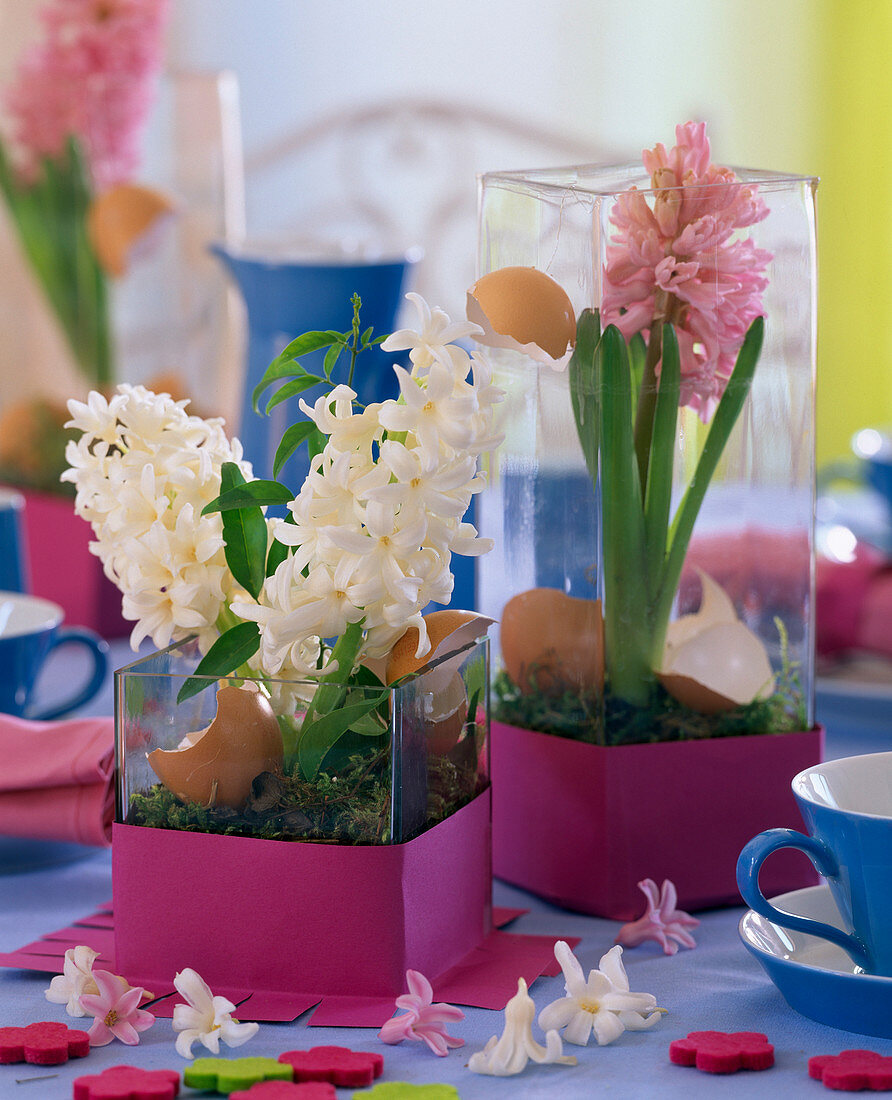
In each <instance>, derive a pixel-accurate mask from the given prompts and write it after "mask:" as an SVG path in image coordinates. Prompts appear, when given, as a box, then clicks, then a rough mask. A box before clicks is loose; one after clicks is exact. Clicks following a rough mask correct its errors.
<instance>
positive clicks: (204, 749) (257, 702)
mask: <svg viewBox="0 0 892 1100" xmlns="http://www.w3.org/2000/svg"><path fill="white" fill-rule="evenodd" d="M147 759H148V761H149V764H150V765H151V768H152V770H153V771H154V772H155V774H156V775H157V776H158V778H159V779H160V780H161V782H162V783H163V784H164V786H165V787H167V789H168V790H170V791H172V792H173V793H174V794H175V795H176V796H177V798H181V799H183V801H184V802H200V803H201V804H202V805H214V806H229V807H230V808H232V809H234V810H238V809H241V807H242V806H243V805H244V804H245V801H246V800H247V798H248V795H249V794H250V793H251V783H252V781H253V780H254V777H255V776H257V775H259V774H260V773H261V772H272V771H280V770H281V768H282V759H283V750H282V735H281V733H280V731H279V724H278V722H277V721H276V717H275V715H274V714H273V709H272V707H271V706H270V703H269V700H268V699H267V698H266V696H265V695H263V694H262V693H261V692H260V691H258V690H257V688H256V686H254V685H247V684H246V685H245V686H244V687H233V686H226V687H221V688H219V689H218V691H217V713H216V715H215V717H214V720H213V721H212V722H211V724H210V725H209V726H208V727H207V729H204V730H198V731H196V732H195V733H190V734H187V735H186V737H184V738H183V740H182V741H181V742H180V747H179V748H176V749H170V750H166V749H155V750H153V751H152V752H150V753H148V755H147Z"/></svg>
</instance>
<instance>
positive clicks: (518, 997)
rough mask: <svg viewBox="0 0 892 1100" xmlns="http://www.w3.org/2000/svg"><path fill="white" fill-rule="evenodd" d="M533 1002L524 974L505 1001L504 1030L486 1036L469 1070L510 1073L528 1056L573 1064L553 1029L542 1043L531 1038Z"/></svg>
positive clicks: (521, 1066) (497, 1074) (543, 1061)
mask: <svg viewBox="0 0 892 1100" xmlns="http://www.w3.org/2000/svg"><path fill="white" fill-rule="evenodd" d="M535 1014H536V1006H535V1005H534V1004H533V999H532V997H530V995H529V993H528V992H527V983H526V982H525V981H524V980H523V978H518V980H517V992H516V993H515V994H514V996H513V997H512V998H511V1000H510V1001H509V1002H508V1003H507V1004H506V1005H505V1030H504V1031H503V1032H502V1034H501V1036H500V1037H496V1036H495V1035H493V1037H492V1038H491V1039H490V1040H489V1042H488V1043H487V1044H486V1046H485V1047H484V1048H483V1050H478V1051H476V1052H475V1053H474V1054H472V1055H471V1058H470V1061H469V1062H468V1069H469V1070H470V1071H471V1072H472V1073H483V1074H488V1075H489V1076H491V1077H513V1076H514V1074H516V1073H521V1072H523V1070H524V1069H526V1064H527V1062H528V1061H530V1059H532V1060H533V1061H534V1062H538V1063H539V1064H540V1065H544V1064H555V1065H561V1066H575V1065H576V1058H574V1057H573V1055H571V1054H564V1052H563V1044H562V1043H561V1037H560V1035H558V1033H557V1032H556V1031H547V1032H546V1033H545V1046H544V1047H543V1046H542V1045H541V1043H537V1042H536V1040H535V1039H534V1038H533V1017H534V1016H535Z"/></svg>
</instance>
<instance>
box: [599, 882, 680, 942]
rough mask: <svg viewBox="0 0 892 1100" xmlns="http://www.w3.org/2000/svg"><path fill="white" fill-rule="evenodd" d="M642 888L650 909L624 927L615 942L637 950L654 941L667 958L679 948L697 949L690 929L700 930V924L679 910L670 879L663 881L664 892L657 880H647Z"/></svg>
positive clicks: (641, 884)
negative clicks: (697, 928)
mask: <svg viewBox="0 0 892 1100" xmlns="http://www.w3.org/2000/svg"><path fill="white" fill-rule="evenodd" d="M638 888H639V890H641V891H642V893H643V894H644V896H645V897H646V898H647V909H646V910H645V911H644V913H643V915H642V916H640V917H639V918H638V920H635V921H631V922H630V923H629V924H624V925H623V926H622V928H620V930H619V934H618V935H617V937H616V940H615V941H614V942H615V943H621V944H622V945H623V947H637V946H638V944H640V943H644V941H645V940H654V941H656V942H657V943H658V944H659V945H660V946H661V947H662V948H663V951H664V952H665V954H667V955H674V954H675V953H676V952H677V951H678V948H679V945H681V946H682V947H696V946H697V942H696V940H695V939H694V937H693V936H692V935H691V934H690V932H689V931H688V929H689V928H696V927H697V925H698V924H699V923H700V921H699V920H698V919H697V918H696V917H692V916H691V915H690V914H689V913H685V912H684V910H682V909H678V908H676V905H677V903H678V892H677V891H676V889H675V884H674V883H673V882H672V881H671V880H670V879H668V878H667V879H663V888H662V890H658V889H657V884H656V883H655V882H654V880H653V879H652V878H646V879H643V880H642V881H641V882H639V883H638Z"/></svg>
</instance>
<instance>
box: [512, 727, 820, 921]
mask: <svg viewBox="0 0 892 1100" xmlns="http://www.w3.org/2000/svg"><path fill="white" fill-rule="evenodd" d="M823 745H824V731H823V730H822V729H821V728H820V727H818V728H816V729H814V730H811V731H809V732H807V733H786V734H761V735H757V736H750V737H717V738H711V739H709V740H701V741H672V742H664V743H660V744H652V745H616V746H611V747H609V748H605V747H603V746H600V745H586V744H582V743H580V742H578V741H568V740H567V739H566V738H561V737H552V736H549V735H548V734H545V733H535V732H533V731H532V730H526V729H519V728H518V727H516V726H507V725H504V724H503V723H501V722H493V724H492V741H491V750H492V757H491V759H492V779H493V873H494V874H495V875H496V876H497V877H498V878H502V879H504V880H505V881H506V882H510V883H513V884H514V885H515V886H521V887H523V888H524V889H526V890H530V891H531V892H532V893H534V894H538V895H539V896H540V897H543V898H547V899H548V900H549V901H552V902H554V903H555V904H556V905H560V906H563V907H564V908H567V909H575V910H578V911H580V912H583V913H592V914H595V915H596V916H601V917H611V918H612V919H614V920H622V921H629V920H634V919H635V918H637V917H639V916H640V915H641V913H642V912H643V911H644V898H643V896H642V894H641V891H640V890H639V889H638V883H639V881H641V880H642V879H644V878H652V879H655V880H656V881H657V882H661V881H662V880H663V879H664V878H669V879H672V881H673V882H674V883H675V885H676V887H677V888H678V903H679V906H680V907H681V908H683V909H704V908H708V907H710V906H716V905H739V904H740V894H739V893H738V890H737V879H736V867H737V857H738V855H739V854H740V850H741V848H742V847H743V846H744V844H745V843H746V842H747V841H748V840H749V839H750V838H751V837H753V836H755V835H756V833H759V832H761V831H762V830H763V829H770V828H773V827H775V826H786V827H789V828H793V829H799V830H801V829H802V818H801V817H800V815H799V811H798V809H797V807H796V801H795V799H794V798H793V792H792V790H791V789H790V783H791V780H792V779H793V777H794V776H795V775H796V774H797V773H798V772H800V771H802V770H803V769H804V768H807V767H809V766H810V765H811V764H816V763H818V762H819V761H820V760H821V758H822V755H823ZM817 881H818V876H817V872H815V870H814V868H813V867H812V866H811V864H810V863H809V862H808V860H807V859H805V858H804V857H803V856H802V855H801V854H800V853H796V852H778V853H776V854H775V855H772V857H771V859H770V860H768V861H767V862H766V864H765V867H764V869H763V872H762V876H761V885H762V889H763V890H764V892H765V894H766V895H767V896H768V897H771V896H772V894H779V893H783V892H784V891H787V890H795V889H798V888H800V887H804V886H812V885H814V884H815V883H816V882H817Z"/></svg>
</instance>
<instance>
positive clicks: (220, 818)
mask: <svg viewBox="0 0 892 1100" xmlns="http://www.w3.org/2000/svg"><path fill="white" fill-rule="evenodd" d="M484 785H485V784H484V783H482V782H481V781H480V779H479V777H478V775H477V769H476V767H473V768H472V767H470V766H469V764H468V763H467V762H464V761H462V760H459V761H458V762H456V761H454V760H452V759H450V758H449V757H435V756H432V757H430V758H429V762H428V773H427V812H426V817H425V819H424V823H423V825H422V827H421V828H419V829H417V830H416V833H421V832H424V831H425V830H426V829H430V828H432V827H433V826H434V825H436V824H437V823H438V822H439V821H442V820H443V819H444V818H446V817H449V816H450V815H451V814H453V813H455V812H456V811H457V810H459V809H460V808H461V807H462V806H464V805H465V804H466V803H468V802H470V801H471V799H473V798H474V797H475V796H476V795H477V794H478V793H479V792H480V790H481V789H482V788H483V786H484ZM390 786H391V769H390V754H389V752H388V751H387V750H380V751H378V752H375V753H373V754H368V753H366V754H360V753H357V754H354V755H352V756H351V757H350V758H349V760H348V762H347V765H346V766H345V767H344V768H343V769H341V770H340V771H339V773H338V774H332V773H330V772H321V773H320V774H319V775H318V776H317V778H316V779H315V780H314V781H312V782H308V781H306V780H302V779H299V778H295V777H293V776H289V777H284V778H283V777H281V776H275V775H272V774H271V773H269V772H264V773H263V774H262V775H259V776H258V777H257V778H256V779H255V780H254V791H253V793H252V795H251V797H250V798H249V799H248V803H247V805H246V806H245V807H244V809H242V810H231V809H228V808H226V807H208V806H202V805H200V804H199V803H197V802H183V801H181V800H180V799H178V798H177V797H176V795H174V794H172V793H171V792H170V791H169V790H167V788H165V787H162V786H161V785H160V784H157V785H156V786H154V787H152V788H151V789H150V790H149V791H147V792H145V793H137V794H134V795H132V797H131V799H130V805H129V810H128V814H127V824H128V825H144V826H148V827H150V828H155V829H178V830H183V831H186V832H199V833H223V834H225V835H227V836H249V837H258V838H260V839H265V840H294V841H300V840H311V841H327V842H329V843H337V844H387V843H389V842H390V840H391V800H390ZM406 839H409V838H406Z"/></svg>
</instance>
